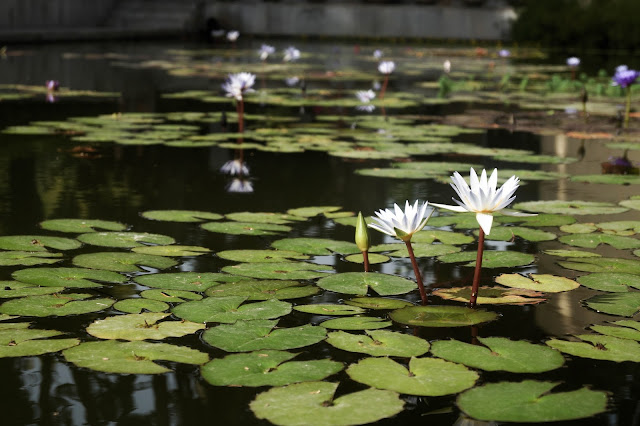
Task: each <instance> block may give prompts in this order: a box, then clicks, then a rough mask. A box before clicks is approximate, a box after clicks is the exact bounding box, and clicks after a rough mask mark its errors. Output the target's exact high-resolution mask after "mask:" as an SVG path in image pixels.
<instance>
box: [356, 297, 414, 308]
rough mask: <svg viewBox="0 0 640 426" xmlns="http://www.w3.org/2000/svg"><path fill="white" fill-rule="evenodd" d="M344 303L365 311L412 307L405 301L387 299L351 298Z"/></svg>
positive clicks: (411, 304)
mask: <svg viewBox="0 0 640 426" xmlns="http://www.w3.org/2000/svg"><path fill="white" fill-rule="evenodd" d="M344 303H346V304H347V305H351V306H357V307H360V308H365V309H400V308H406V307H407V306H413V303H411V302H409V301H407V300H401V299H392V298H388V297H353V298H351V299H348V300H345V301H344Z"/></svg>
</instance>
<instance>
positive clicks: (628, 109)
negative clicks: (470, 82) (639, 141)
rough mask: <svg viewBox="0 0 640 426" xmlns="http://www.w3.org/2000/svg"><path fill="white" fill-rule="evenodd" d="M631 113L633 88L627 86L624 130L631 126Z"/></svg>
mask: <svg viewBox="0 0 640 426" xmlns="http://www.w3.org/2000/svg"><path fill="white" fill-rule="evenodd" d="M630 112H631V86H627V103H626V105H625V108H624V128H625V129H626V128H627V126H628V125H629V113H630Z"/></svg>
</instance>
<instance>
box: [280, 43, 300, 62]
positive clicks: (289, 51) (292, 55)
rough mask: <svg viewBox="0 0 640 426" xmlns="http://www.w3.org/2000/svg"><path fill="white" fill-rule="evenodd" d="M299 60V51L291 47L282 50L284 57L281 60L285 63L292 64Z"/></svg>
mask: <svg viewBox="0 0 640 426" xmlns="http://www.w3.org/2000/svg"><path fill="white" fill-rule="evenodd" d="M298 59H300V51H299V50H298V49H296V48H295V47H293V46H289V47H287V48H286V49H284V57H283V58H282V60H283V61H285V62H293V61H297V60H298Z"/></svg>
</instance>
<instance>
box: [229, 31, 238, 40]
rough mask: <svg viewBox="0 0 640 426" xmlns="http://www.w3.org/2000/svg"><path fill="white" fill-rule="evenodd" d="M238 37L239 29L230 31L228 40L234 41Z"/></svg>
mask: <svg viewBox="0 0 640 426" xmlns="http://www.w3.org/2000/svg"><path fill="white" fill-rule="evenodd" d="M238 37H240V32H239V31H229V32H228V33H227V40H229V41H230V42H232V43H233V42H235V41H236V40H238Z"/></svg>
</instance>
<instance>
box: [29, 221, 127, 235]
mask: <svg viewBox="0 0 640 426" xmlns="http://www.w3.org/2000/svg"><path fill="white" fill-rule="evenodd" d="M40 227H41V228H42V229H46V230H48V231H58V232H75V233H77V234H83V233H86V232H95V231H97V230H98V229H104V230H107V231H124V230H125V229H127V225H125V224H122V223H120V222H112V221H110V220H96V219H50V220H45V221H43V222H40Z"/></svg>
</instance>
